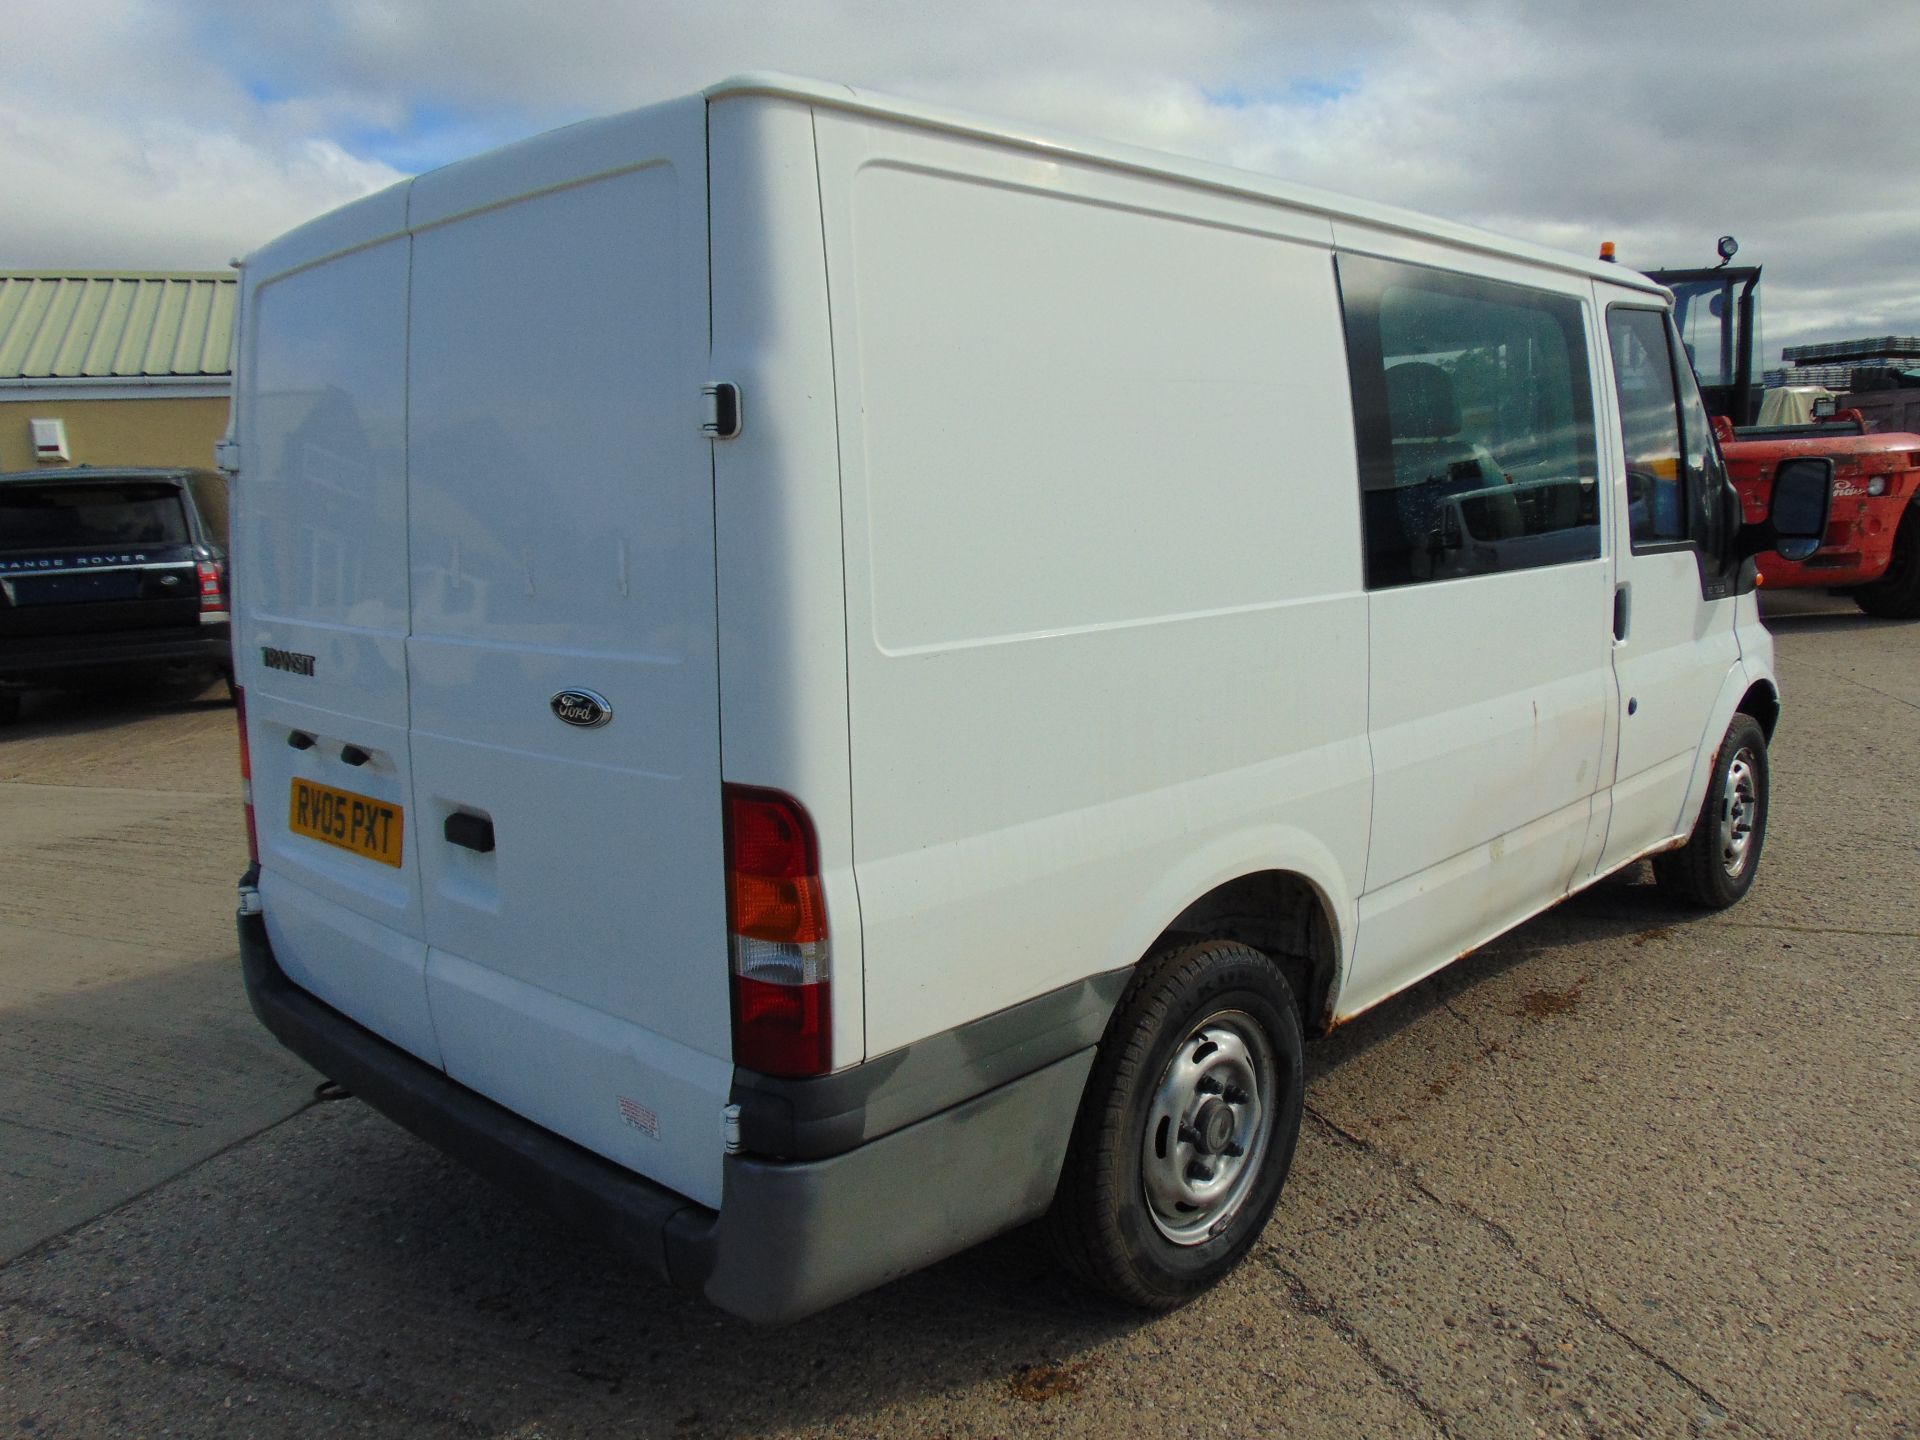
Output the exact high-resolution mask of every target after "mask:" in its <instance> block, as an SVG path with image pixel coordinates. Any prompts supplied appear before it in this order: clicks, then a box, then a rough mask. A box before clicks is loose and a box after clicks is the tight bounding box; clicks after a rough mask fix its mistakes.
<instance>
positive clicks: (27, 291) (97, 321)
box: [0, 270, 240, 534]
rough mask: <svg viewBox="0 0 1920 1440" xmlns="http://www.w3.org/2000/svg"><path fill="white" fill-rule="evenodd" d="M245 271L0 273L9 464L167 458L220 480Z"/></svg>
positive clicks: (2, 419)
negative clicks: (218, 452) (219, 445)
mask: <svg viewBox="0 0 1920 1440" xmlns="http://www.w3.org/2000/svg"><path fill="white" fill-rule="evenodd" d="M239 294H240V286H239V281H238V278H237V277H236V276H235V275H234V274H232V273H231V272H227V271H212V272H202V271H185V272H178V273H175V272H152V271H112V272H102V271H90V270H11V271H10V270H0V470H28V469H33V468H35V467H37V466H43V465H44V466H47V467H56V466H62V465H96V466H107V465H159V466H166V467H168V468H185V469H192V470H197V471H201V472H203V473H204V475H205V479H204V481H203V482H202V483H200V484H197V485H196V486H195V488H196V490H198V491H199V492H200V498H201V506H202V509H203V510H205V511H207V512H208V518H209V519H210V520H211V521H212V522H213V523H214V525H215V527H216V528H217V529H218V530H220V531H221V533H222V534H224V533H225V530H226V489H225V486H224V485H223V484H221V483H220V482H219V481H218V480H217V479H216V478H215V477H214V475H213V446H214V442H215V441H216V440H218V439H219V438H220V436H221V435H222V434H223V433H225V431H226V428H227V402H228V397H229V395H230V394H231V392H232V388H233V387H232V381H233V377H232V374H231V373H230V368H229V367H230V365H231V360H230V358H229V357H230V355H231V352H232V346H233V324H234V315H235V311H236V308H237V305H238V302H239Z"/></svg>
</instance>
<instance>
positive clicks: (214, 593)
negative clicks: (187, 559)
mask: <svg viewBox="0 0 1920 1440" xmlns="http://www.w3.org/2000/svg"><path fill="white" fill-rule="evenodd" d="M193 568H194V570H195V571H196V572H197V573H198V574H199V576H200V615H201V618H203V619H207V618H212V619H219V620H224V619H226V618H227V577H226V574H225V572H224V570H223V568H222V567H221V565H220V562H219V561H217V560H202V561H200V562H199V563H198V564H196V565H195V566H194V567H193Z"/></svg>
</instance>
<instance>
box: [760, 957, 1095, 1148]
mask: <svg viewBox="0 0 1920 1440" xmlns="http://www.w3.org/2000/svg"><path fill="white" fill-rule="evenodd" d="M1132 978H1133V971H1132V969H1130V968H1129V969H1124V970H1108V971H1105V972H1103V973H1102V974H1099V975H1090V976H1088V977H1087V978H1086V979H1084V980H1078V981H1075V982H1074V983H1073V984H1071V985H1063V986H1061V987H1060V988H1059V989H1058V990H1051V991H1049V992H1047V993H1046V994H1045V995H1039V996H1036V997H1035V998H1033V999H1032V1000H1027V1001H1024V1002H1022V1003H1021V1004H1018V1005H1012V1006H1009V1007H1008V1008H1006V1009H1005V1010H1000V1011H997V1012H995V1013H994V1014H992V1015H987V1016H983V1017H982V1018H981V1019H978V1020H974V1021H970V1022H969V1023H967V1024H965V1025H961V1026H957V1027H956V1028H954V1029H952V1030H946V1031H942V1032H941V1033H940V1034H938V1035H929V1036H928V1037H927V1038H926V1039H924V1040H917V1041H915V1042H914V1043H913V1044H911V1045H906V1046H903V1047H901V1048H900V1049H898V1050H895V1051H892V1052H891V1053H889V1054H886V1055H879V1056H875V1057H874V1058H873V1059H871V1060H868V1061H867V1062H866V1063H865V1064H862V1065H856V1066H854V1067H853V1068H852V1069H851V1070H843V1071H841V1072H840V1073H839V1074H837V1075H825V1076H822V1077H820V1078H819V1079H815V1080H779V1079H774V1078H772V1077H769V1076H765V1075H759V1074H755V1073H754V1072H753V1071H750V1070H736V1071H735V1072H734V1081H733V1100H734V1102H735V1103H736V1104H737V1105H739V1106H740V1145H741V1148H742V1149H743V1150H746V1151H747V1152H749V1153H750V1154H754V1155H761V1156H768V1157H772V1158H776V1159H783V1160H818V1159H825V1158H826V1157H828V1156H832V1155H840V1154H844V1153H845V1152H846V1151H849V1150H852V1149H853V1148H855V1147H856V1146H859V1145H864V1144H867V1143H868V1142H870V1141H873V1140H876V1139H878V1138H880V1137H881V1136H883V1135H888V1134H891V1133H892V1132H893V1131H895V1130H898V1129H901V1128H902V1127H904V1126H907V1125H911V1124H913V1123H914V1122H915V1121H917V1120H923V1119H925V1118H926V1117H927V1116H929V1115H935V1114H938V1113H939V1112H940V1111H942V1110H946V1109H948V1108H950V1107H952V1106H954V1105H958V1104H959V1103H960V1102H962V1101H963V1100H966V1099H968V1098H970V1097H972V1096H974V1095H979V1094H982V1093H983V1092H985V1091H988V1090H992V1089H994V1088H996V1087H998V1086H1001V1085H1005V1084H1008V1083H1010V1082H1011V1081H1014V1080H1017V1079H1019V1078H1020V1077H1021V1076H1023V1075H1029V1074H1031V1073H1033V1072H1034V1071H1035V1070H1038V1069H1040V1068H1041V1067H1042V1066H1046V1065H1051V1064H1052V1063H1053V1062H1054V1061H1056V1060H1059V1059H1062V1058H1063V1057H1065V1056H1068V1055H1072V1054H1075V1053H1076V1052H1078V1051H1081V1050H1085V1049H1087V1048H1088V1047H1089V1046H1092V1045H1097V1044H1099V1043H1100V1037H1101V1036H1102V1035H1104V1034H1105V1033H1106V1029H1107V1021H1108V1020H1109V1019H1110V1018H1111V1017H1112V1015H1113V1008H1114V1006H1116V1005H1117V1004H1119V1003H1120V996H1121V993H1122V992H1123V991H1124V990H1125V989H1126V988H1127V982H1128V981H1129V980H1130V979H1132Z"/></svg>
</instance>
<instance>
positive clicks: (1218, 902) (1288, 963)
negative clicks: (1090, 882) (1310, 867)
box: [1142, 870, 1340, 1037]
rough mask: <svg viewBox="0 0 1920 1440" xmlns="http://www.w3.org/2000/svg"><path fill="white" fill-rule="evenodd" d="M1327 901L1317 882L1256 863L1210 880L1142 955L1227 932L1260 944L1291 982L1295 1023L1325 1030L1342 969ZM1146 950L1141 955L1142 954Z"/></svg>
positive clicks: (1309, 1030) (1225, 936)
mask: <svg viewBox="0 0 1920 1440" xmlns="http://www.w3.org/2000/svg"><path fill="white" fill-rule="evenodd" d="M1333 917H1334V911H1333V907H1332V906H1331V905H1330V904H1329V902H1328V900H1327V897H1326V896H1325V895H1324V894H1323V893H1322V892H1321V890H1320V888H1319V887H1318V886H1317V885H1315V884H1314V883H1313V881H1311V880H1309V879H1308V878H1307V877H1306V876H1304V875H1302V874H1300V873H1299V872H1297V871H1292V870H1259V871H1253V872H1250V873H1248V874H1245V875H1241V876H1238V877H1236V878H1235V879H1232V880H1228V881H1226V882H1224V883H1222V884H1219V885H1216V886H1215V887H1214V888H1213V889H1211V890H1209V891H1208V892H1207V893H1206V894H1204V895H1202V896H1200V897H1199V898H1198V899H1196V900H1194V901H1193V902H1192V903H1191V904H1189V905H1188V906H1187V907H1186V908H1185V909H1183V910H1182V911H1181V912H1180V913H1179V914H1178V915H1176V916H1175V917H1174V918H1173V920H1172V922H1171V923H1169V924H1168V926H1167V927H1166V929H1165V930H1164V931H1162V932H1161V934H1160V935H1159V937H1158V938H1157V939H1155V941H1154V942H1153V944H1152V945H1150V946H1148V947H1147V951H1146V955H1147V956H1151V955H1153V954H1155V953H1157V952H1159V951H1161V950H1163V949H1165V948H1166V947H1167V946H1168V945H1170V944H1173V943H1176V942H1178V941H1182V940H1188V941H1194V940H1232V941H1237V942H1238V943H1240V944H1242V945H1246V946H1249V947H1251V948H1252V949H1254V950H1257V951H1259V952H1260V953H1261V954H1262V955H1264V956H1266V957H1267V959H1268V960H1269V961H1270V962H1271V963H1272V964H1273V965H1274V967H1275V968H1276V969H1277V970H1279V971H1280V973H1281V975H1282V976H1283V977H1284V978H1285V979H1286V982H1287V984H1288V985H1289V986H1290V987H1291V988H1292V990H1293V994H1294V997H1295V1000H1296V1001H1297V1003H1298V1006H1299V1010H1300V1028H1301V1029H1302V1030H1303V1031H1304V1032H1305V1033H1306V1034H1307V1035H1308V1036H1310V1037H1311V1036H1318V1035H1323V1034H1325V1033H1326V1032H1327V1030H1328V1028H1329V1019H1330V1017H1331V1015H1332V1013H1333V1004H1332V1002H1333V990H1334V982H1335V979H1336V977H1337V975H1338V973H1339V969H1340V944H1339V932H1338V930H1337V928H1336V926H1335V921H1334V918H1333ZM1142 958H1143V959H1144V958H1146V957H1145V956H1143V957H1142Z"/></svg>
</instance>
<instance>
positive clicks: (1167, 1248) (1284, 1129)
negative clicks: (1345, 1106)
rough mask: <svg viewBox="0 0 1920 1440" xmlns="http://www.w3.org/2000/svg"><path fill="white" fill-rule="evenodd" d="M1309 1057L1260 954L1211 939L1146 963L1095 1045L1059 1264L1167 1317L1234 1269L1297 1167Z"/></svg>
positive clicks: (1060, 1218)
mask: <svg viewBox="0 0 1920 1440" xmlns="http://www.w3.org/2000/svg"><path fill="white" fill-rule="evenodd" d="M1304 1048H1305V1046H1304V1043H1303V1041H1302V1038H1301V1032H1300V1014H1299V1009H1298V1007H1297V1006H1296V1005H1295V1003H1294V998H1293V991H1292V990H1291V989H1290V988H1289V987H1288V985H1287V982H1286V979H1285V978H1284V977H1283V976H1282V975H1281V974H1280V972H1279V970H1278V969H1277V968H1276V967H1275V966H1274V965H1273V963H1272V962H1271V961H1269V960H1268V959H1267V958H1266V957H1265V956H1264V955H1262V954H1261V953H1260V952H1259V951H1257V950H1254V949H1252V948H1251V947H1249V946H1246V945H1240V944H1236V943H1233V942H1231V941H1224V940H1209V941H1199V942H1194V943H1183V944H1179V945H1174V946H1170V947H1168V948H1166V949H1164V950H1160V951H1157V952H1155V953H1154V954H1153V955H1151V956H1149V957H1148V958H1147V959H1146V960H1145V961H1143V962H1142V963H1141V965H1140V968H1139V970H1138V971H1137V972H1136V974H1135V975H1134V978H1133V981H1132V983H1131V984H1130V985H1129V986H1128V987H1127V992H1126V994H1125V995H1124V996H1123V997H1122V998H1121V1001H1120V1004H1119V1006H1118V1008H1117V1009H1116V1010H1115V1012H1114V1017H1113V1019H1112V1020H1111V1021H1110V1022H1109V1023H1108V1026H1107V1033H1106V1036H1105V1037H1104V1038H1103V1039H1102V1041H1101V1043H1100V1050H1099V1054H1098V1057H1097V1058H1096V1059H1095V1061H1094V1064H1093V1071H1092V1073H1091V1075H1090V1076H1089V1077H1088V1080H1087V1089H1086V1093H1085V1095H1084V1096H1083V1097H1082V1099H1081V1102H1080V1115H1079V1118H1078V1120H1077V1121H1076V1122H1075V1125H1074V1131H1073V1139H1072V1141H1071V1143H1070V1144H1069V1146H1068V1149H1067V1158H1066V1163H1065V1165H1064V1166H1063V1167H1062V1170H1061V1174H1060V1185H1059V1189H1058V1190H1057V1192H1056V1193H1055V1196H1054V1202H1053V1208H1052V1210H1051V1211H1050V1212H1049V1214H1048V1217H1047V1229H1048V1232H1049V1238H1050V1239H1051V1241H1052V1243H1053V1246H1054V1249H1055V1251H1056V1252H1057V1253H1058V1254H1059V1256H1060V1258H1061V1260H1062V1261H1063V1263H1064V1264H1065V1265H1066V1267H1067V1268H1068V1269H1069V1270H1070V1271H1072V1272H1073V1273H1074V1274H1075V1275H1077V1276H1078V1277H1079V1278H1080V1279H1081V1280H1082V1281H1084V1282H1085V1283H1087V1284H1088V1285H1090V1286H1092V1287H1093V1288H1095V1289H1097V1290H1102V1291H1105V1292H1106V1293H1107V1294H1109V1295H1111V1296H1113V1297H1115V1298H1116V1299H1119V1300H1123V1301H1126V1302H1128V1303H1129V1304H1133V1305H1139V1306H1144V1307H1147V1308H1149V1309H1166V1308H1168V1307H1170V1306H1173V1305H1178V1304H1179V1303H1181V1302H1182V1301H1184V1300H1187V1299H1189V1298H1191V1297H1192V1296H1194V1295H1196V1294H1198V1293H1199V1292H1200V1291H1202V1290H1204V1289H1206V1288H1207V1287H1208V1286H1209V1285H1212V1284H1213V1283H1214V1282H1215V1281H1216V1280H1218V1279H1219V1278H1220V1277H1221V1276H1223V1275H1225V1274H1226V1273H1227V1272H1228V1271H1229V1270H1231V1269H1232V1268H1233V1267H1234V1266H1235V1265H1236V1264H1238V1263H1239V1262H1240V1259H1241V1258H1242V1257H1243V1256H1244V1255H1245V1254H1246V1253H1247V1251H1248V1250H1249V1249H1250V1248H1252V1246H1253V1243H1254V1241H1255V1240H1257V1239H1258V1238H1259V1236H1260V1232H1261V1230H1262V1229H1264V1228H1265V1226H1266V1223H1267V1218H1268V1217H1269V1216H1270V1215H1271V1214H1272V1213H1273V1207H1274V1203H1275V1201H1277V1200H1278V1199H1279V1198H1280V1187H1281V1186H1282V1185H1283V1184H1284V1183H1285V1181H1286V1178H1287V1170H1288V1168H1289V1167H1290V1166H1291V1165H1292V1163H1293V1150H1294V1145H1295V1144H1296V1142H1297V1141H1298V1140H1299V1138H1300V1113H1301V1100H1302V1089H1303V1081H1302V1071H1301V1061H1302V1053H1303V1051H1304Z"/></svg>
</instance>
